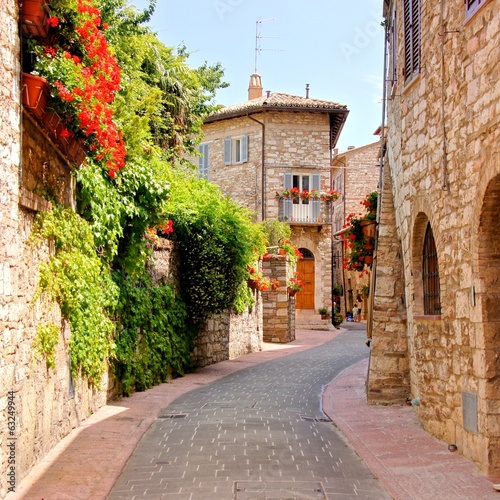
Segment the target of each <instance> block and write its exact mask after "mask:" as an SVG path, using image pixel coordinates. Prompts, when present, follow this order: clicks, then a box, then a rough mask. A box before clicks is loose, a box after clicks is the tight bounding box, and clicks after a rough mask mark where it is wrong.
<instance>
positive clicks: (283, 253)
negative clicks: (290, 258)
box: [278, 248, 286, 255]
mask: <svg viewBox="0 0 500 500" xmlns="http://www.w3.org/2000/svg"><path fill="white" fill-rule="evenodd" d="M278 255H286V250H285V249H284V248H279V249H278Z"/></svg>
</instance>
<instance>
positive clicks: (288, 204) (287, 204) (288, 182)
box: [283, 174, 293, 220]
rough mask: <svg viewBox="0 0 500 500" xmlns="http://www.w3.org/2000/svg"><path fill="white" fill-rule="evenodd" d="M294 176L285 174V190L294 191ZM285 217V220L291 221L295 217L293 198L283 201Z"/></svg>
mask: <svg viewBox="0 0 500 500" xmlns="http://www.w3.org/2000/svg"><path fill="white" fill-rule="evenodd" d="M292 187H293V174H283V189H292ZM283 216H284V218H285V220H290V219H291V218H292V216H293V200H292V199H291V198H288V199H286V198H285V199H284V200H283Z"/></svg>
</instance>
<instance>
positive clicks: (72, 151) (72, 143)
mask: <svg viewBox="0 0 500 500" xmlns="http://www.w3.org/2000/svg"><path fill="white" fill-rule="evenodd" d="M86 156H87V152H86V151H85V147H84V141H83V139H75V138H72V139H70V140H69V144H68V147H67V148H66V157H67V158H68V160H70V161H71V162H73V163H74V164H75V165H77V166H80V165H81V164H82V163H83V161H84V160H85V158H86Z"/></svg>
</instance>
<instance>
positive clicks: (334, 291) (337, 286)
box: [332, 283, 344, 297]
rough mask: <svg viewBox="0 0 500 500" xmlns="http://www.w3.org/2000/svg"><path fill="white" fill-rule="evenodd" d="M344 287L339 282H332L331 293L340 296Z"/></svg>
mask: <svg viewBox="0 0 500 500" xmlns="http://www.w3.org/2000/svg"><path fill="white" fill-rule="evenodd" d="M343 294H344V289H343V287H342V285H341V284H340V283H334V284H333V286H332V295H334V296H335V297H342V295H343Z"/></svg>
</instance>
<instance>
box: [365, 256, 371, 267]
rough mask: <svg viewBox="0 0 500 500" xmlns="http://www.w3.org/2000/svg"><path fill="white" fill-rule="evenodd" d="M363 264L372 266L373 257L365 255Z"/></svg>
mask: <svg viewBox="0 0 500 500" xmlns="http://www.w3.org/2000/svg"><path fill="white" fill-rule="evenodd" d="M364 262H365V264H366V265H368V266H371V265H372V264H373V255H365V258H364Z"/></svg>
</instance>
